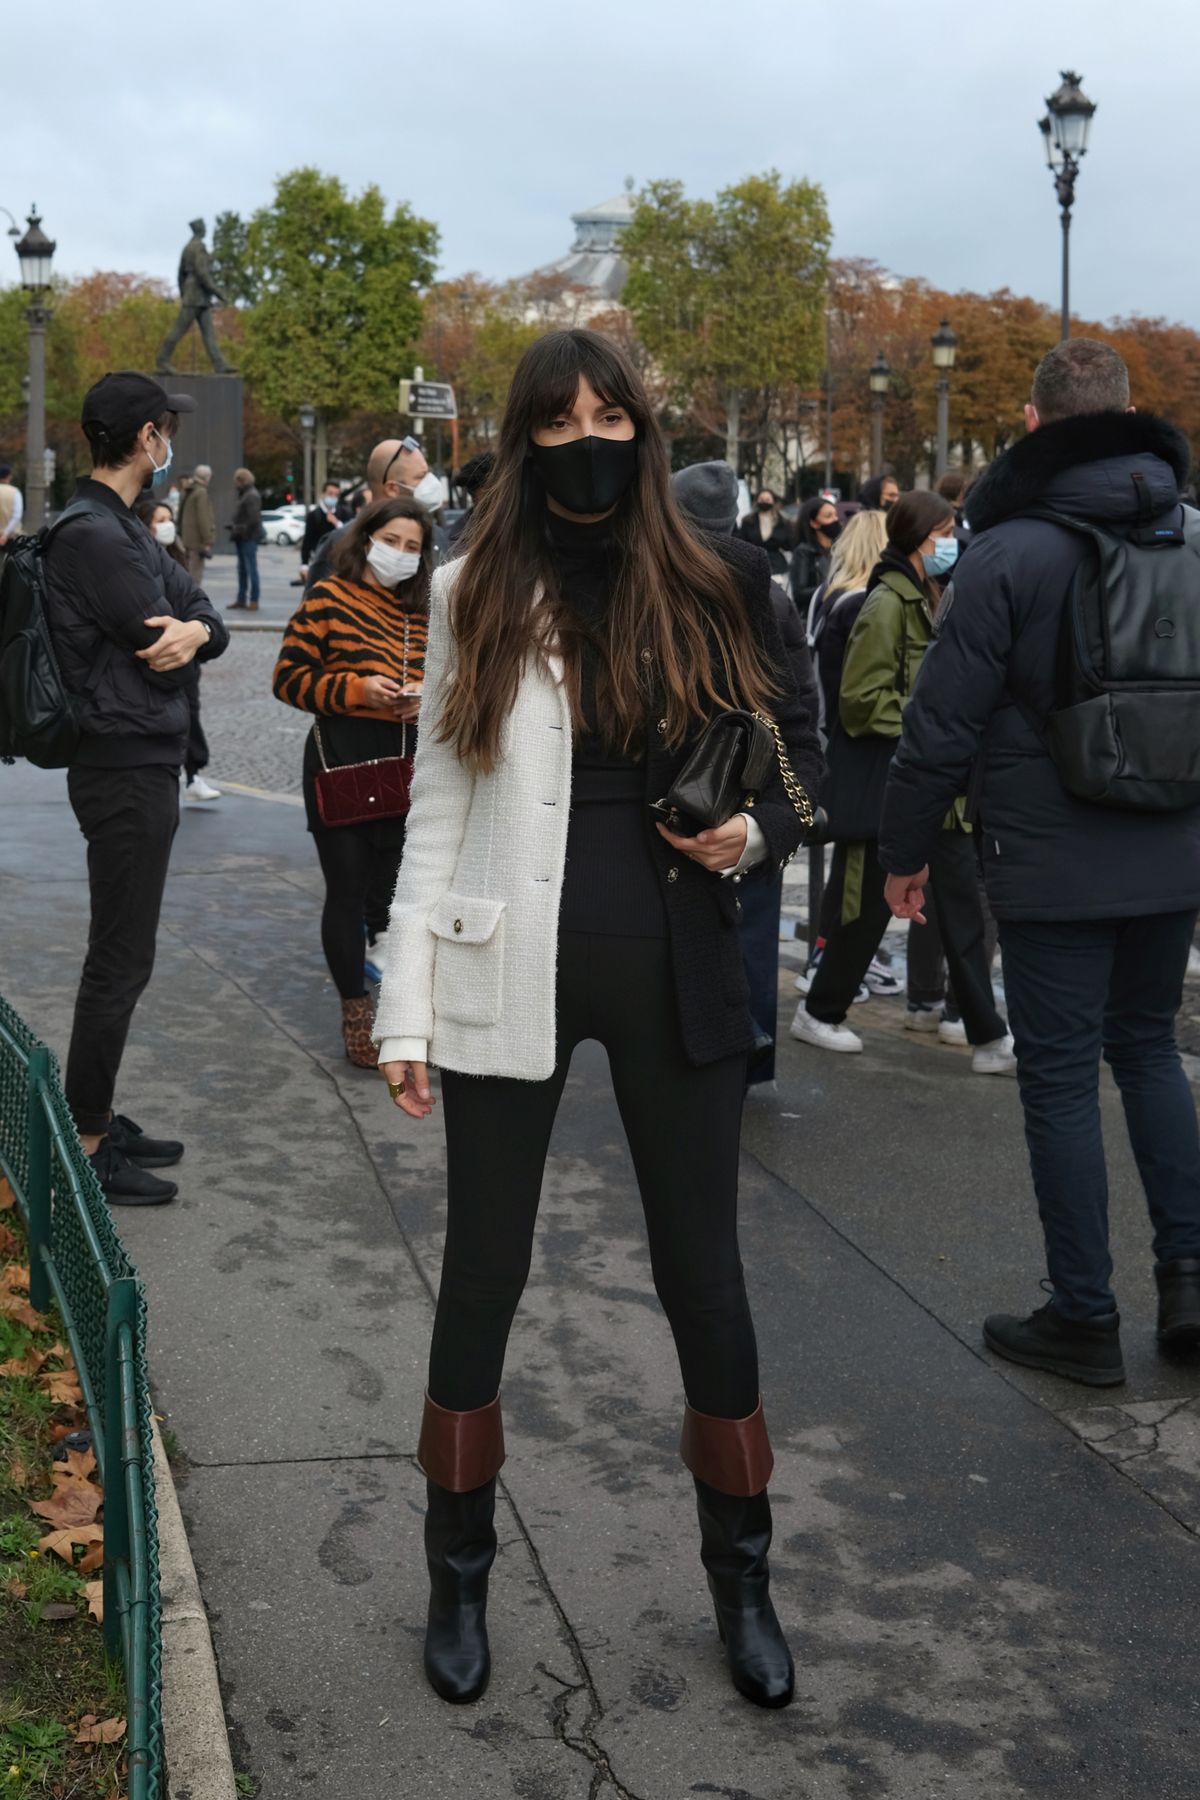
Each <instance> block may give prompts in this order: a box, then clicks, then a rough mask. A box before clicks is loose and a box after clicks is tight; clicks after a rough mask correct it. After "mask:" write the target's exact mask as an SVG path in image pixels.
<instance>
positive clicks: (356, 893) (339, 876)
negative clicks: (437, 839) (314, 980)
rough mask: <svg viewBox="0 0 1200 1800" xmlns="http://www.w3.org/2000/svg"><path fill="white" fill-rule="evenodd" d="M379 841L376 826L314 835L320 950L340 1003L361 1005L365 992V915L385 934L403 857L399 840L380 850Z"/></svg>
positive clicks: (319, 832) (337, 828)
mask: <svg viewBox="0 0 1200 1800" xmlns="http://www.w3.org/2000/svg"><path fill="white" fill-rule="evenodd" d="M379 835H380V834H379V827H378V826H376V825H339V826H336V827H335V828H334V829H333V830H332V831H328V830H326V831H314V832H313V841H314V843H315V844H316V846H317V855H318V856H319V857H320V859H321V873H322V875H324V877H325V905H324V906H323V907H322V909H321V948H322V950H324V952H325V961H326V962H327V963H328V964H329V973H330V974H331V975H332V976H333V984H334V986H335V987H336V988H337V991H338V993H339V994H340V995H341V997H342V999H343V1000H358V999H361V997H362V995H363V994H365V992H366V987H365V984H364V981H363V961H364V959H365V956H366V947H367V940H366V929H365V928H366V924H367V922H368V918H367V915H368V912H369V911H370V912H373V913H374V915H375V916H374V917H373V918H372V919H371V920H370V924H371V926H372V928H373V930H374V931H375V932H376V934H377V933H378V932H379V931H381V930H385V929H386V928H387V917H388V908H389V907H390V905H391V901H392V894H393V892H394V891H395V887H396V874H397V871H398V870H399V868H400V858H401V857H402V856H403V854H404V845H403V839H402V838H401V840H400V842H399V843H393V844H391V845H389V846H387V847H382V848H381V847H380V845H379V844H378V842H377V839H378V837H379ZM392 835H394V834H392Z"/></svg>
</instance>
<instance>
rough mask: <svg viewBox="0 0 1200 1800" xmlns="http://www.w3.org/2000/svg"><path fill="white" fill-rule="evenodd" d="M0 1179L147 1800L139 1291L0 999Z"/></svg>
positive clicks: (151, 1532) (156, 1736) (149, 1621)
mask: <svg viewBox="0 0 1200 1800" xmlns="http://www.w3.org/2000/svg"><path fill="white" fill-rule="evenodd" d="M0 1171H2V1172H3V1173H4V1174H5V1175H6V1176H7V1177H8V1180H9V1182H10V1183H11V1185H12V1188H13V1192H14V1193H15V1194H16V1197H17V1204H18V1206H19V1207H20V1209H21V1212H22V1215H23V1217H24V1219H25V1223H26V1226H27V1228H28V1231H29V1243H30V1258H29V1298H30V1302H31V1303H32V1305H34V1306H35V1307H38V1308H42V1307H44V1306H46V1305H47V1304H48V1302H49V1300H50V1298H51V1296H53V1298H54V1299H55V1300H56V1301H57V1303H58V1307H59V1311H60V1312H61V1313H62V1316H63V1323H64V1324H65V1326H66V1330H67V1337H68V1340H69V1342H70V1345H71V1353H72V1355H73V1356H74V1358H75V1367H76V1368H77V1370H78V1371H79V1381H80V1386H81V1387H82V1389H83V1399H84V1405H85V1407H86V1408H87V1415H88V1419H89V1421H90V1423H91V1428H92V1439H93V1443H94V1445H95V1451H96V1462H97V1464H98V1465H99V1471H100V1477H101V1480H102V1481H103V1484H104V1636H105V1643H106V1646H107V1648H108V1652H109V1654H110V1656H113V1657H119V1658H120V1659H121V1661H122V1663H123V1664H124V1668H125V1688H126V1699H127V1708H128V1711H127V1718H128V1726H127V1737H126V1741H127V1745H128V1752H129V1784H128V1786H129V1800H159V1795H160V1784H161V1773H162V1612H161V1605H160V1599H159V1588H158V1512H157V1508H156V1506H155V1503H154V1443H153V1436H152V1432H151V1423H150V1387H149V1382H148V1379H147V1374H146V1296H145V1290H144V1289H143V1287H142V1284H141V1282H140V1281H139V1280H138V1279H137V1276H136V1274H135V1273H134V1269H133V1265H132V1264H131V1262H130V1260H129V1258H128V1256H127V1255H126V1253H125V1248H124V1246H123V1244H122V1243H121V1240H120V1238H118V1236H117V1234H116V1232H115V1230H114V1229H113V1222H112V1216H111V1214H110V1212H109V1210H108V1204H107V1202H106V1201H105V1198H104V1194H103V1192H102V1190H101V1188H100V1184H99V1182H98V1181H97V1180H96V1176H95V1173H94V1172H93V1170H92V1167H91V1165H90V1163H89V1162H88V1159H87V1157H86V1156H85V1155H84V1153H83V1148H82V1146H81V1145H80V1142H79V1135H78V1133H77V1132H76V1130H75V1124H74V1121H73V1120H72V1118H71V1114H70V1112H69V1110H68V1108H67V1102H66V1099H65V1097H64V1095H63V1091H62V1086H61V1084H60V1082H59V1078H58V1065H57V1063H56V1061H55V1059H54V1056H53V1054H52V1053H51V1052H50V1051H49V1050H48V1049H47V1048H46V1046H45V1045H44V1044H41V1043H39V1042H38V1040H37V1038H35V1037H34V1035H33V1033H32V1032H31V1031H30V1029H29V1027H28V1026H27V1025H26V1024H25V1022H24V1020H23V1019H21V1018H20V1017H19V1016H18V1014H17V1013H15V1012H14V1011H13V1009H12V1008H11V1007H10V1006H9V1005H8V1003H7V1001H5V1000H4V999H3V998H2V997H0Z"/></svg>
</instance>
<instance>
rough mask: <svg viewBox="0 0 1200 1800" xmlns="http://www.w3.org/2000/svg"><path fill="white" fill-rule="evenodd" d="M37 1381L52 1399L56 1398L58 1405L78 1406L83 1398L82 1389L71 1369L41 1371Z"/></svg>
mask: <svg viewBox="0 0 1200 1800" xmlns="http://www.w3.org/2000/svg"><path fill="white" fill-rule="evenodd" d="M38 1381H39V1384H40V1386H41V1387H42V1389H43V1390H44V1391H45V1392H46V1393H47V1394H49V1396H50V1398H51V1399H52V1400H57V1401H58V1403H59V1405H60V1406H78V1405H80V1403H81V1402H82V1400H83V1389H82V1388H81V1387H80V1385H79V1382H78V1380H77V1379H76V1376H75V1372H74V1370H73V1369H51V1370H46V1371H43V1373H42V1374H41V1375H40V1376H39V1377H38Z"/></svg>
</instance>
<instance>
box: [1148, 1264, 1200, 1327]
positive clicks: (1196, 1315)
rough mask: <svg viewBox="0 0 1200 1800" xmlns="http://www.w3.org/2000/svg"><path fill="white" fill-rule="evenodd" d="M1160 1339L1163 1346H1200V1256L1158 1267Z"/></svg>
mask: <svg viewBox="0 0 1200 1800" xmlns="http://www.w3.org/2000/svg"><path fill="white" fill-rule="evenodd" d="M1154 1279H1155V1281H1156V1282H1157V1283H1158V1339H1159V1342H1160V1343H1162V1344H1172V1345H1186V1344H1200V1256H1182V1257H1180V1259H1179V1261H1178V1262H1168V1263H1156V1264H1155V1265H1154Z"/></svg>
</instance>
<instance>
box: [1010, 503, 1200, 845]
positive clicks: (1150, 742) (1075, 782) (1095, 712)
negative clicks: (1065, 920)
mask: <svg viewBox="0 0 1200 1800" xmlns="http://www.w3.org/2000/svg"><path fill="white" fill-rule="evenodd" d="M1142 512H1143V515H1144V516H1143V519H1142V520H1141V522H1139V524H1137V525H1136V526H1134V527H1132V528H1131V529H1127V530H1125V531H1122V532H1117V531H1109V530H1106V529H1105V528H1104V527H1103V526H1100V525H1093V524H1091V523H1090V522H1089V521H1087V520H1083V519H1075V518H1072V517H1070V516H1069V515H1068V514H1066V513H1059V512H1054V511H1051V510H1050V509H1048V508H1039V509H1038V510H1037V511H1035V512H1032V513H1029V514H1026V515H1025V516H1026V517H1032V518H1038V519H1049V520H1051V521H1052V522H1053V523H1054V524H1055V525H1061V526H1064V527H1065V528H1066V529H1068V530H1070V531H1073V532H1076V533H1078V534H1079V535H1080V536H1082V537H1085V538H1086V539H1088V540H1089V545H1088V549H1087V551H1086V552H1085V554H1084V556H1083V557H1082V558H1081V559H1080V563H1079V567H1078V569H1077V570H1076V572H1075V576H1074V578H1073V580H1072V583H1071V589H1070V592H1069V593H1068V595H1067V600H1066V604H1065V606H1064V607H1063V616H1062V625H1061V627H1060V631H1059V642H1058V667H1057V674H1056V681H1055V704H1054V707H1053V708H1052V710H1051V711H1050V712H1049V713H1048V714H1047V715H1046V716H1045V718H1039V719H1036V720H1031V722H1033V723H1035V724H1036V726H1037V728H1038V730H1039V732H1040V734H1041V736H1042V738H1043V740H1044V742H1045V745H1046V748H1047V750H1048V751H1049V753H1050V757H1051V760H1052V761H1053V763H1054V766H1055V768H1056V769H1057V771H1058V774H1059V778H1060V780H1061V781H1062V784H1063V786H1064V787H1065V788H1066V789H1067V791H1068V793H1071V794H1074V795H1075V796H1076V797H1077V798H1078V799H1080V800H1090V801H1092V802H1093V803H1094V804H1095V805H1097V806H1115V807H1123V808H1125V809H1126V810H1129V811H1135V812H1174V811H1177V810H1179V809H1180V808H1182V807H1186V806H1195V805H1200V512H1195V511H1194V510H1193V509H1192V508H1191V507H1188V506H1180V507H1179V509H1178V514H1177V518H1178V522H1177V523H1176V524H1173V525H1169V526H1167V525H1161V524H1160V525H1155V524H1154V523H1153V519H1152V517H1151V515H1150V507H1149V505H1148V503H1146V502H1145V500H1144V503H1143V507H1142ZM1022 710H1024V709H1022Z"/></svg>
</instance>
